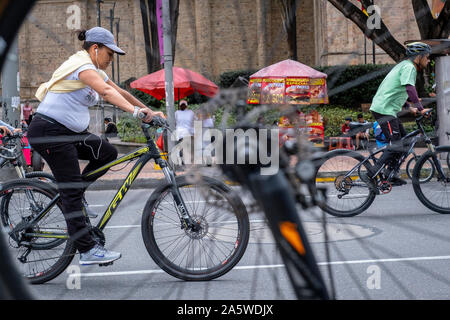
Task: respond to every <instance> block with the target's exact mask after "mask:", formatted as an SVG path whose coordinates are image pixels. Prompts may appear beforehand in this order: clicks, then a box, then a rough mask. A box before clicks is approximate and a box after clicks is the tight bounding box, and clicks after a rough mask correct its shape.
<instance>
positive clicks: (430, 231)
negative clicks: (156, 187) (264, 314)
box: [32, 184, 450, 300]
mask: <svg viewBox="0 0 450 320" xmlns="http://www.w3.org/2000/svg"><path fill="white" fill-rule="evenodd" d="M151 191H152V190H144V189H140V190H131V191H130V192H129V193H128V194H127V196H126V197H125V199H124V201H123V202H122V203H121V206H120V207H119V210H118V211H117V212H116V213H115V215H114V216H113V218H112V220H111V221H110V224H109V225H108V227H107V229H106V231H105V234H106V238H107V247H108V248H110V249H113V250H116V251H120V252H121V253H122V258H121V259H120V260H118V261H116V262H115V264H114V265H112V266H108V267H97V266H91V267H81V268H80V266H79V265H78V256H77V257H76V258H75V259H74V261H73V263H72V265H71V267H70V268H69V269H68V271H67V272H64V273H63V274H61V275H60V276H59V277H58V278H56V279H54V280H53V281H51V282H48V283H46V284H44V285H38V286H33V287H32V290H33V292H34V293H35V296H36V297H37V298H39V299H50V300H54V299H58V300H59V299H75V300H99V299H105V300H108V299H120V300H123V299H133V300H141V299H143V300H147V299H150V300H159V299H162V300H167V299H169V300H175V299H177V300H178V299H187V300H191V299H195V300H208V299H219V300H222V299H227V300H228V299H230V300H249V299H294V295H293V292H292V290H291V287H290V284H289V282H288V279H287V275H286V273H285V270H284V267H283V265H282V263H281V261H280V258H279V257H278V255H277V252H276V250H275V245H274V243H273V240H272V238H271V236H270V233H269V232H268V230H267V228H266V227H265V225H264V223H263V216H262V215H261V213H252V214H251V215H250V220H251V229H252V231H251V239H250V243H249V246H248V248H247V251H246V253H245V255H244V257H243V258H242V260H241V261H240V262H239V264H238V265H237V266H236V267H235V268H234V269H233V270H232V271H230V272H229V273H228V274H226V275H224V276H222V277H221V278H219V279H216V280H213V281H209V282H184V281H181V280H178V279H176V278H174V277H172V276H170V275H168V274H166V273H164V272H163V271H162V270H161V269H159V267H158V266H157V265H156V264H155V263H154V262H153V261H152V259H151V258H150V256H149V254H148V253H147V251H146V249H145V246H144V244H143V241H142V236H141V230H140V217H141V213H142V209H143V207H144V204H145V201H146V199H147V198H148V197H149V195H150V193H151ZM112 197H113V191H91V192H88V194H87V198H88V202H89V203H90V205H91V207H92V208H93V209H94V211H97V212H99V213H100V212H101V211H102V210H104V209H105V207H106V206H105V205H106V203H107V202H109V200H110V199H111V198H112ZM243 197H244V200H245V201H246V202H248V201H249V199H248V196H247V195H244V196H243ZM321 217H322V213H321V212H320V210H315V211H310V212H303V213H302V218H303V221H304V222H305V227H306V231H307V233H308V235H309V237H310V240H311V242H312V245H313V248H314V250H315V252H316V257H317V260H318V262H319V265H320V269H321V270H322V271H323V274H324V277H325V279H326V281H327V282H328V283H329V284H330V283H331V282H330V272H331V275H332V278H333V283H334V287H335V288H336V297H337V298H338V299H388V300H393V299H449V298H450V290H449V289H450V272H449V268H448V265H449V263H450V246H449V242H450V236H449V235H448V230H449V229H450V216H445V215H440V214H437V213H433V212H431V211H430V210H429V209H427V208H425V207H424V206H423V205H422V204H421V203H420V202H419V201H418V200H417V199H416V197H415V195H414V192H413V190H412V187H411V184H408V185H406V186H403V187H397V188H394V189H393V191H392V192H391V194H388V195H383V196H379V197H378V198H377V199H376V200H375V202H374V203H373V205H372V206H371V207H370V208H369V209H368V210H367V211H366V212H364V213H362V214H361V215H359V216H357V217H352V218H344V219H339V218H334V217H331V216H327V222H328V227H327V231H328V236H329V241H328V243H329V249H330V250H329V251H330V259H329V260H328V259H327V255H326V251H325V242H324V232H323V231H324V230H323V227H322V225H321V223H319V222H320V219H321ZM330 270H331V271H330ZM79 272H81V276H80V277H78V276H76V277H73V275H72V276H70V275H71V274H78V273H79Z"/></svg>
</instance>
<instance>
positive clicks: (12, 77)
mask: <svg viewBox="0 0 450 320" xmlns="http://www.w3.org/2000/svg"><path fill="white" fill-rule="evenodd" d="M2 106H3V121H5V122H6V123H8V124H10V125H11V126H13V127H14V128H19V126H20V78H19V52H18V46H17V37H16V39H15V40H14V42H13V43H12V45H11V49H10V50H9V52H8V54H7V56H6V62H5V65H4V67H3V70H2Z"/></svg>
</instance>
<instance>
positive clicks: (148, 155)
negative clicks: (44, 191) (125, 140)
mask: <svg viewBox="0 0 450 320" xmlns="http://www.w3.org/2000/svg"><path fill="white" fill-rule="evenodd" d="M144 132H145V133H146V137H147V146H145V147H142V148H140V149H138V150H136V151H133V152H131V153H128V154H126V155H124V156H122V157H121V158H119V159H116V160H114V161H112V162H110V163H108V164H105V165H104V166H102V167H100V168H98V169H96V170H94V171H92V172H88V173H86V174H84V175H83V176H82V177H83V179H89V178H90V177H92V176H94V175H96V174H100V173H103V172H105V171H107V170H109V169H110V168H112V167H114V166H117V165H119V164H121V163H124V162H126V161H131V160H134V159H136V158H138V160H137V162H136V163H135V165H134V166H133V168H132V169H131V170H130V172H129V173H128V175H127V177H126V178H125V180H124V181H123V183H122V186H121V187H120V188H119V190H118V191H117V192H116V194H115V196H114V198H113V199H112V200H111V202H110V204H109V206H108V208H107V209H106V211H105V212H104V213H103V216H102V217H101V219H100V220H99V222H98V224H97V225H96V228H98V229H99V230H100V231H102V230H103V229H104V228H105V227H106V225H107V224H108V221H109V220H110V219H111V217H112V216H113V215H114V212H115V211H116V210H117V208H118V206H119V204H120V202H121V201H122V200H123V198H124V197H125V195H126V194H127V192H128V190H129V189H130V187H131V186H132V185H133V182H134V181H135V179H136V177H137V176H138V175H139V173H140V172H141V170H142V168H143V167H144V166H145V165H146V164H147V162H148V161H150V160H151V159H154V160H155V162H156V163H157V164H158V165H159V166H160V167H161V169H162V171H163V173H164V176H165V178H166V181H167V182H168V183H169V184H170V185H171V191H172V194H173V196H174V200H175V203H176V207H177V209H178V212H179V213H180V219H181V221H182V223H183V225H184V226H185V227H195V225H196V224H195V223H194V222H193V221H192V220H191V219H190V216H189V213H188V212H187V210H186V205H185V203H184V201H183V199H182V197H181V194H180V193H179V190H178V187H177V185H176V182H175V173H174V172H173V171H172V170H171V169H170V168H169V166H168V164H167V162H166V161H165V160H164V159H163V158H162V156H161V153H160V152H159V151H158V149H157V147H156V145H155V142H154V141H153V140H152V139H151V138H150V136H149V135H148V132H146V131H144ZM87 181H88V180H87ZM59 197H60V196H59V194H58V195H56V196H55V197H54V198H53V199H52V201H51V202H50V203H49V204H48V205H47V206H46V208H44V209H42V210H41V211H40V212H39V213H37V214H36V216H35V217H34V218H33V219H32V220H31V221H29V222H28V223H26V225H18V226H16V228H14V230H13V231H12V233H15V232H18V231H21V230H24V229H26V228H28V227H30V226H33V225H35V224H36V223H38V222H39V221H40V220H41V219H42V218H43V217H45V215H46V214H47V213H48V212H49V211H50V209H51V208H52V207H53V206H54V205H55V204H56V203H57V202H58V200H59ZM19 227H20V228H19ZM17 229H19V230H17ZM25 235H29V236H32V237H42V238H58V239H68V238H69V236H68V234H67V233H64V234H63V233H58V232H39V233H25Z"/></svg>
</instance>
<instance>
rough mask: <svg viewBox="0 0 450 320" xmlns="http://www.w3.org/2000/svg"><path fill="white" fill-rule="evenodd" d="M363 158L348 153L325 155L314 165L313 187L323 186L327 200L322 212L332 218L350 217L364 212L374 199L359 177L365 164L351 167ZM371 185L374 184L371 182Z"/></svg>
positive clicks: (373, 195)
mask: <svg viewBox="0 0 450 320" xmlns="http://www.w3.org/2000/svg"><path fill="white" fill-rule="evenodd" d="M362 160H364V157H363V156H361V155H360V154H359V153H357V152H353V151H349V150H336V151H331V152H329V153H327V154H326V155H325V156H324V157H322V158H321V160H320V162H319V163H318V165H317V169H316V170H317V171H316V179H315V184H316V187H325V188H326V195H327V201H326V204H325V205H324V206H322V210H324V211H325V212H327V213H329V214H331V215H333V216H335V217H352V216H356V215H358V214H360V213H361V212H363V211H364V210H366V209H367V208H368V207H369V206H370V205H371V204H372V202H373V201H374V200H375V192H374V191H372V190H371V189H370V187H369V184H368V181H367V182H366V181H363V180H362V179H361V176H362V175H363V174H366V173H367V165H368V164H364V165H362V166H361V167H360V168H357V169H355V170H354V171H353V172H350V171H351V170H352V169H353V168H355V167H356V166H357V165H358V164H359V163H360V162H361V161H362ZM374 184H375V182H374Z"/></svg>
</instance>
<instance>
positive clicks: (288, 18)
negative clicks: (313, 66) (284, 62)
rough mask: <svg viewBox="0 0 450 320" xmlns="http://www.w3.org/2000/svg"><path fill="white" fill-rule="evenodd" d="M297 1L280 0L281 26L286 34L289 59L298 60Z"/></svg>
mask: <svg viewBox="0 0 450 320" xmlns="http://www.w3.org/2000/svg"><path fill="white" fill-rule="evenodd" d="M297 1H298V0H280V5H281V16H282V17H283V27H284V30H285V31H286V34H287V43H288V50H289V59H292V60H295V61H297V60H298V55H297Z"/></svg>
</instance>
